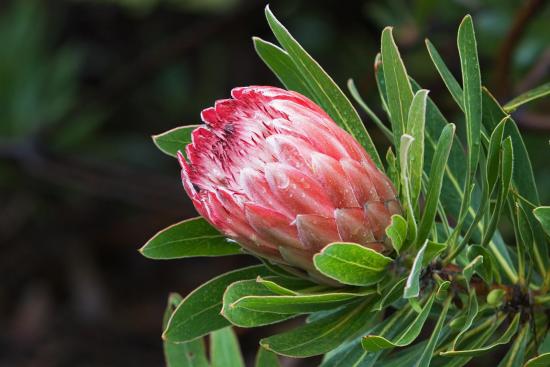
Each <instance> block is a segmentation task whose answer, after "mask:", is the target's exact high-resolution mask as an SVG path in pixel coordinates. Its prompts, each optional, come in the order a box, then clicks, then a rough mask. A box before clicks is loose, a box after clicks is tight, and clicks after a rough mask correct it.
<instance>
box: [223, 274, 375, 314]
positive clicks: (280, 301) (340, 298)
mask: <svg viewBox="0 0 550 367" xmlns="http://www.w3.org/2000/svg"><path fill="white" fill-rule="evenodd" d="M245 282H249V281H246V280H245V281H242V282H238V283H245ZM238 283H234V284H232V285H231V286H230V287H229V288H228V292H229V290H230V289H231V288H233V287H234V286H235V284H238ZM374 292H375V291H374V290H372V291H370V292H367V293H364V294H361V293H348V292H345V291H339V292H331V293H315V294H302V295H292V296H281V295H270V294H254V293H253V294H250V295H245V296H242V295H241V297H240V298H238V299H237V300H234V301H232V302H231V303H229V304H228V305H227V307H230V308H233V309H242V310H244V311H256V312H271V313H277V314H302V313H312V312H318V311H324V310H331V309H334V308H336V307H338V306H341V305H342V304H345V303H349V301H350V300H353V299H357V298H358V297H361V296H365V295H367V294H369V293H370V294H372V293H374ZM226 293H227V292H226ZM224 307H225V305H224ZM222 312H223V310H222Z"/></svg>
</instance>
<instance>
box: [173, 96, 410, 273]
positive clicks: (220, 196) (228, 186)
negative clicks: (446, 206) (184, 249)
mask: <svg viewBox="0 0 550 367" xmlns="http://www.w3.org/2000/svg"><path fill="white" fill-rule="evenodd" d="M231 95H232V97H233V98H232V99H225V100H220V101H217V102H216V104H215V107H211V108H207V109H205V110H204V111H202V114H201V117H202V120H203V121H204V122H205V124H206V125H205V126H201V127H198V128H197V129H196V130H194V131H193V134H192V143H191V144H189V145H187V147H186V153H187V158H188V160H189V162H188V161H187V160H186V159H185V157H184V156H183V155H182V154H181V153H179V154H178V157H179V161H180V164H181V166H182V168H183V169H182V180H183V185H184V187H185V190H186V191H187V194H188V195H189V197H190V198H191V199H192V201H193V204H194V205H195V208H196V209H197V211H198V212H199V213H200V214H201V215H202V216H203V217H204V218H206V219H207V220H208V221H209V222H210V223H211V224H212V225H213V226H215V227H216V228H218V229H219V230H220V231H221V232H222V233H223V234H225V235H226V236H227V237H229V238H231V239H233V240H235V241H237V242H238V243H239V244H240V245H241V246H243V247H244V248H245V249H246V250H248V251H249V252H251V253H253V254H256V255H259V256H261V257H264V258H267V259H269V260H271V261H274V262H276V263H278V264H284V265H291V266H293V267H296V268H300V269H302V270H305V271H306V272H307V273H309V274H310V276H311V277H313V278H315V279H317V280H324V279H323V277H321V276H320V274H319V273H318V272H317V271H316V270H315V268H314V266H313V262H312V257H313V255H314V254H315V253H317V252H319V251H320V250H321V249H322V248H323V247H324V246H326V245H327V244H329V243H331V242H337V241H345V242H355V243H359V244H361V245H363V246H365V247H369V248H372V249H374V250H376V251H378V252H385V253H387V252H389V251H390V250H391V244H390V243H389V240H388V239H387V238H386V236H385V228H386V227H387V226H388V225H389V223H390V220H391V215H392V214H396V213H400V205H399V202H398V201H397V199H396V194H395V189H394V188H393V186H392V184H391V182H390V180H389V179H388V178H387V177H386V176H385V175H384V174H383V173H382V172H381V171H379V170H378V169H377V168H376V166H375V164H374V163H373V161H372V160H371V158H370V157H369V155H368V154H367V153H366V152H365V150H364V149H363V148H362V147H361V145H359V144H358V143H357V141H356V140H355V139H354V138H353V137H352V136H351V135H349V134H348V133H347V132H345V131H344V130H342V129H341V128H340V127H338V126H337V125H336V123H335V122H334V121H333V120H332V119H331V118H330V117H329V116H328V115H327V114H326V113H325V112H324V111H323V110H322V109H321V108H320V107H319V106H317V105H316V104H314V103H313V102H312V101H310V100H309V99H307V98H306V97H304V96H302V95H300V94H298V93H296V92H291V91H286V90H283V89H280V88H275V87H263V86H251V87H242V88H235V89H233V90H232V91H231Z"/></svg>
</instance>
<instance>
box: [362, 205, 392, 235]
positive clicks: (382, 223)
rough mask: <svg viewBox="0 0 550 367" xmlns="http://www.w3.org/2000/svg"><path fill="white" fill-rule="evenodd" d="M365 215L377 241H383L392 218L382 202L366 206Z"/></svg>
mask: <svg viewBox="0 0 550 367" xmlns="http://www.w3.org/2000/svg"><path fill="white" fill-rule="evenodd" d="M365 214H366V217H367V219H368V221H369V222H370V225H371V228H372V233H373V234H374V237H375V238H376V239H377V240H383V239H384V237H385V235H386V232H385V231H386V227H387V226H389V225H390V222H391V216H390V213H389V212H388V209H386V206H385V205H384V203H383V202H382V201H370V202H368V203H366V204H365Z"/></svg>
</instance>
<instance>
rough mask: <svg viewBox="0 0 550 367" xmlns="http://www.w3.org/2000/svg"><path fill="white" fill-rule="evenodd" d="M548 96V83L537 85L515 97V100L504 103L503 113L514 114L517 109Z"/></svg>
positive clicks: (549, 90) (549, 92) (549, 88)
mask: <svg viewBox="0 0 550 367" xmlns="http://www.w3.org/2000/svg"><path fill="white" fill-rule="evenodd" d="M549 94H550V83H545V84H543V85H539V86H538V87H536V88H533V89H531V90H530V91H527V92H525V93H522V94H521V95H519V96H517V97H516V98H514V99H512V100H511V101H510V102H508V103H506V104H505V105H504V111H506V112H508V113H512V112H514V111H515V110H516V109H517V108H518V107H520V106H522V105H524V104H526V103H528V102H531V101H534V100H536V99H539V98H542V97H545V96H547V95H549Z"/></svg>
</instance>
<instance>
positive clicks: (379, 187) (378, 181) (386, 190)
mask: <svg viewBox="0 0 550 367" xmlns="http://www.w3.org/2000/svg"><path fill="white" fill-rule="evenodd" d="M363 166H364V167H365V168H366V170H367V172H368V174H369V177H370V179H371V182H372V184H373V185H374V187H375V188H376V192H377V193H378V196H379V197H380V199H382V200H390V199H395V189H394V187H393V185H392V183H391V181H390V180H389V179H388V178H387V176H386V175H384V174H383V173H382V172H380V170H379V169H378V168H376V166H374V165H369V164H365V165H363Z"/></svg>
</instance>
